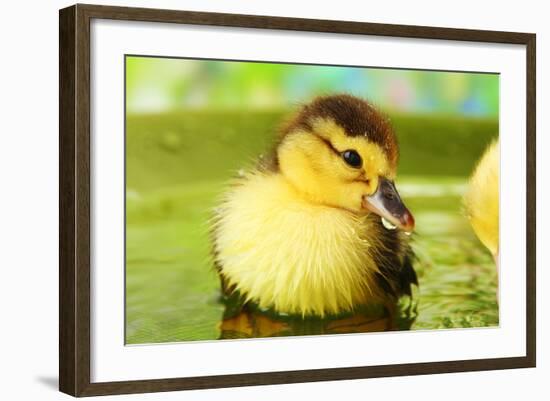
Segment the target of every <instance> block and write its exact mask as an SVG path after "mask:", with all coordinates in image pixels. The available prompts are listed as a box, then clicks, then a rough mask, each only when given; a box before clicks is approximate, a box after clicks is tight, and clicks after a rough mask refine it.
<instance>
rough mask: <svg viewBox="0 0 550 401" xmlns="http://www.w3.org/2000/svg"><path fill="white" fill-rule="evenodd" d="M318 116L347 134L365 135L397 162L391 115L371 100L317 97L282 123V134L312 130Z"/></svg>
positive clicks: (349, 97)
mask: <svg viewBox="0 0 550 401" xmlns="http://www.w3.org/2000/svg"><path fill="white" fill-rule="evenodd" d="M319 118H322V119H331V120H333V121H334V122H335V123H336V124H337V125H339V126H340V127H342V128H343V129H344V131H345V133H346V135H349V136H352V137H357V136H362V137H365V138H366V139H367V140H368V141H370V142H372V143H375V144H377V145H379V146H380V147H381V148H382V149H383V150H384V152H385V153H386V156H387V158H388V161H389V163H390V164H391V166H392V168H395V167H396V166H397V161H398V158H399V151H398V145H397V138H396V136H395V134H394V132H393V128H392V126H391V124H390V121H389V119H388V118H387V117H386V116H385V115H384V114H382V113H381V112H379V111H378V110H377V109H376V108H375V107H374V106H373V105H371V104H370V103H369V102H367V101H366V100H363V99H361V98H358V97H355V96H351V95H346V94H342V95H332V96H321V97H317V98H315V99H314V100H313V101H312V102H311V103H309V104H307V105H305V106H303V107H302V109H301V110H300V111H299V112H298V113H297V114H296V115H295V116H294V118H293V119H292V120H290V121H289V122H288V123H287V124H286V125H285V126H284V127H283V129H282V130H281V134H282V135H283V137H284V136H286V135H287V134H289V133H291V132H293V131H299V130H301V131H311V130H312V124H313V122H314V121H315V120H316V119H319Z"/></svg>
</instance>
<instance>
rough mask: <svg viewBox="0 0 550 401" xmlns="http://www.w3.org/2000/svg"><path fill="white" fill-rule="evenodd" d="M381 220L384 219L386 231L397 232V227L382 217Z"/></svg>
mask: <svg viewBox="0 0 550 401" xmlns="http://www.w3.org/2000/svg"><path fill="white" fill-rule="evenodd" d="M381 219H382V225H383V226H384V227H385V228H386V230H395V229H396V228H397V226H394V225H393V224H392V223H390V222H389V221H388V220H386V219H385V218H383V217H382V218H381Z"/></svg>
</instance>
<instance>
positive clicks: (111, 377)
mask: <svg viewBox="0 0 550 401" xmlns="http://www.w3.org/2000/svg"><path fill="white" fill-rule="evenodd" d="M535 112H536V110H535V35H534V34H529V33H512V32H494V31H479V30H465V29H451V28H434V27H419V26H402V25H386V24H371V23H362V22H350V21H326V20H310V19H296V18H282V17H268V16H252V15H233V14H217V13H202V12H189V11H169V10H154V9H138V8H123V7H106V6H95V5H75V6H72V7H69V8H66V9H63V10H61V11H60V390H61V391H63V392H65V393H68V394H71V395H74V396H91V395H103V394H120V393H138V392H153V391H172V390H185V389H200V388H216V387H230V386H247V385H260V384H277V383H293V382H306V381H322V380H339V379H358V378H372V377H382V376H397V375H417V374H430V373H441V372H459V371H475V370H488V369H509V368H521V367H534V366H535V359H536V358H535V355H536V352H535V331H536V330H535V324H536V321H535V214H536V210H535Z"/></svg>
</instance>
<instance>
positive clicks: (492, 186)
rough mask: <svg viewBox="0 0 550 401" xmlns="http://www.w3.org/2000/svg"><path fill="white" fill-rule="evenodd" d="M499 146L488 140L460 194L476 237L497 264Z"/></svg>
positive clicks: (496, 142)
mask: <svg viewBox="0 0 550 401" xmlns="http://www.w3.org/2000/svg"><path fill="white" fill-rule="evenodd" d="M499 160H500V157H499V146H498V141H494V142H493V143H491V144H490V145H489V146H488V147H487V149H486V150H485V153H484V154H483V156H482V157H481V159H480V161H479V163H478V165H477V167H476V168H475V170H474V172H473V174H472V177H471V178H470V182H469V185H468V190H467V192H466V195H465V197H464V204H465V207H466V213H467V215H468V218H469V220H470V224H471V225H472V228H473V229H474V232H475V233H476V235H477V237H478V238H479V240H480V241H481V242H482V243H483V245H485V247H486V248H487V249H488V250H489V251H490V252H491V254H492V255H493V258H494V259H495V262H496V263H497V264H498V252H499V250H498V249H499V231H498V230H499V170H500V169H499Z"/></svg>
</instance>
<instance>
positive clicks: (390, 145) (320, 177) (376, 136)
mask: <svg viewBox="0 0 550 401" xmlns="http://www.w3.org/2000/svg"><path fill="white" fill-rule="evenodd" d="M276 156H277V162H278V167H279V170H280V172H281V173H282V174H283V175H284V177H285V178H286V179H287V180H288V181H289V182H290V183H291V184H292V186H293V187H294V188H295V190H296V191H297V192H298V193H299V194H300V196H302V197H303V198H304V199H306V200H307V201H309V202H315V203H319V204H324V205H328V206H332V207H339V208H343V209H347V210H349V211H351V212H353V213H356V214H367V213H370V212H372V213H375V214H377V215H379V216H380V217H382V218H383V219H385V220H386V223H388V222H389V223H390V225H391V226H397V227H399V228H401V229H403V230H405V231H412V230H413V228H414V219H413V217H412V214H411V213H410V212H409V210H408V209H407V208H406V207H405V205H404V204H403V202H402V201H401V198H400V196H399V193H398V192H397V190H396V188H395V185H394V179H395V176H396V170H397V162H398V157H399V152H398V145H397V139H396V137H395V134H394V132H393V130H392V127H391V125H390V123H389V121H388V119H387V118H386V117H385V116H383V115H382V114H381V113H380V112H379V111H378V110H376V109H375V108H374V107H373V106H372V105H371V104H369V103H368V102H367V101H365V100H363V99H360V98H357V97H354V96H350V95H334V96H326V97H318V98H316V99H315V100H313V102H311V103H310V104H307V105H305V106H303V107H302V108H301V109H300V110H299V111H298V113H297V114H296V115H295V116H294V118H293V119H291V120H290V121H289V122H288V123H287V124H286V125H285V126H284V128H283V129H282V131H281V140H280V143H279V145H278V147H277V151H276Z"/></svg>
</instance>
